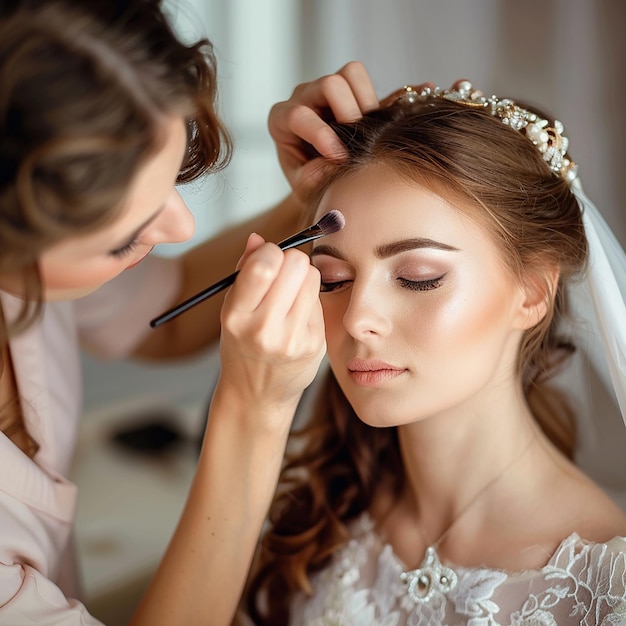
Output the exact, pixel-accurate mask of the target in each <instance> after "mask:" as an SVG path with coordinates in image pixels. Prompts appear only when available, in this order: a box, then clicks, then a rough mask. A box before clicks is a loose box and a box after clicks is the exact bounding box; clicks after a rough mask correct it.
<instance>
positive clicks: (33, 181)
mask: <svg viewBox="0 0 626 626" xmlns="http://www.w3.org/2000/svg"><path fill="white" fill-rule="evenodd" d="M216 85H217V78H216V64H215V57H214V53H213V49H212V46H211V44H210V42H209V41H207V40H200V41H197V42H195V43H193V44H190V45H187V44H185V43H183V42H181V41H180V40H179V38H178V37H177V36H176V35H175V33H174V32H173V30H172V28H171V26H170V25H169V24H168V22H167V20H166V17H165V16H164V14H163V12H162V8H161V3H160V2H159V0H124V1H122V0H89V1H88V2H76V1H75V0H13V1H12V0H7V1H6V2H3V3H2V6H1V7H0V137H1V140H0V274H10V275H11V276H14V277H17V278H18V280H19V282H20V283H21V286H20V289H21V290H22V292H23V294H24V299H23V301H24V305H23V308H22V310H21V313H20V314H19V315H18V316H17V319H15V320H12V321H11V325H10V326H8V325H7V323H6V322H0V345H4V344H5V342H6V341H7V339H8V338H9V337H10V336H11V335H14V334H16V333H18V332H21V331H22V330H24V329H25V328H27V327H28V326H29V325H30V324H31V323H32V322H33V321H34V320H35V319H36V318H37V316H38V314H39V313H40V311H41V307H42V297H43V290H42V285H41V279H40V274H39V268H38V259H39V258H40V256H41V253H42V251H43V250H45V249H46V248H48V247H49V246H51V245H52V244H54V243H55V242H58V241H60V240H61V239H63V238H65V237H68V236H76V235H79V234H83V233H86V232H89V231H91V230H94V229H96V228H99V227H101V226H102V225H104V224H106V223H107V222H109V221H111V220H112V219H113V218H114V217H115V216H116V215H117V214H118V212H119V210H120V208H121V206H122V204H123V200H124V198H125V196H126V195H127V193H128V190H129V187H130V185H131V182H132V181H133V179H134V177H135V175H136V173H137V171H138V169H139V168H140V167H141V166H142V165H143V164H144V163H145V162H146V161H147V160H148V159H149V158H150V157H151V156H152V155H153V154H154V153H155V152H156V151H158V150H159V148H160V147H161V146H162V145H163V141H164V138H165V137H164V128H165V124H164V121H165V119H166V118H167V117H168V116H172V115H174V116H181V117H182V118H183V119H185V120H186V123H187V129H188V146H187V151H186V156H185V159H184V162H183V164H182V168H181V170H180V172H179V175H178V182H187V181H190V180H193V179H195V178H197V177H198V176H200V175H202V174H204V173H206V172H208V171H210V170H217V169H220V168H221V167H223V166H224V165H225V164H226V163H227V162H228V160H229V157H230V152H231V144H230V140H229V138H228V135H227V133H226V131H225V129H224V127H223V126H222V124H221V122H220V120H219V119H218V116H217V113H216V98H217V88H216ZM29 453H30V454H31V456H32V454H33V451H32V450H30V451H29Z"/></svg>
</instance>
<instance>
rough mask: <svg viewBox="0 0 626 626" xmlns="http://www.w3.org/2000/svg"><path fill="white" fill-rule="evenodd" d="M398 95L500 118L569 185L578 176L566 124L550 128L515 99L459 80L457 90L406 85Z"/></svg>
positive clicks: (555, 122) (399, 99)
mask: <svg viewBox="0 0 626 626" xmlns="http://www.w3.org/2000/svg"><path fill="white" fill-rule="evenodd" d="M395 95H397V98H395V99H394V101H396V102H397V101H404V102H408V103H413V102H425V101H427V100H429V99H433V98H441V99H444V100H450V101H451V102H457V103H458V104H462V105H463V106H466V107H471V108H474V109H484V110H485V111H487V112H488V113H490V114H491V115H493V116H494V117H497V118H499V119H500V120H501V121H502V123H503V124H506V125H507V126H510V127H511V128H512V129H513V130H517V131H519V132H521V133H522V134H523V135H525V136H526V137H528V139H530V141H532V142H533V144H534V145H535V146H536V147H537V149H538V150H539V152H540V153H541V155H542V157H543V160H544V161H545V162H546V163H547V164H548V165H549V166H550V169H551V170H552V171H553V172H554V173H555V174H558V175H559V176H562V177H563V178H565V180H567V181H568V182H570V183H571V182H572V181H573V180H574V179H575V178H576V176H577V175H578V166H577V165H576V163H574V162H573V161H570V159H569V158H568V157H567V149H568V146H569V140H568V139H567V137H564V136H563V130H564V129H563V124H561V122H559V121H558V120H555V121H554V124H553V125H552V126H550V122H549V121H548V120H546V119H543V118H542V117H539V116H538V115H537V114H536V113H533V112H532V111H528V110H527V109H524V108H522V107H520V106H518V105H517V104H516V103H515V102H514V101H513V100H510V99H508V98H505V99H502V100H501V99H499V98H498V97H496V96H491V97H490V98H486V97H485V96H484V95H483V93H482V92H481V91H478V90H477V89H474V87H473V86H472V83H470V82H469V81H467V80H463V81H459V82H458V83H457V84H456V87H454V88H451V89H441V88H440V87H430V86H424V87H412V86H410V85H405V86H404V87H403V88H402V89H401V90H399V93H398V92H396V94H394V96H395Z"/></svg>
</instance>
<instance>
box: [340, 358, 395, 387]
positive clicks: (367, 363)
mask: <svg viewBox="0 0 626 626" xmlns="http://www.w3.org/2000/svg"><path fill="white" fill-rule="evenodd" d="M404 372H406V369H405V368H404V367H396V366H394V365H390V364H389V363H385V362H384V361H379V360H376V359H374V360H362V359H352V360H351V361H350V362H349V363H348V373H349V374H350V378H351V379H352V381H353V382H354V383H356V384H357V385H360V386H361V387H377V386H379V385H381V384H383V383H386V382H388V381H390V380H394V379H396V378H398V376H401V375H402V374H403V373H404Z"/></svg>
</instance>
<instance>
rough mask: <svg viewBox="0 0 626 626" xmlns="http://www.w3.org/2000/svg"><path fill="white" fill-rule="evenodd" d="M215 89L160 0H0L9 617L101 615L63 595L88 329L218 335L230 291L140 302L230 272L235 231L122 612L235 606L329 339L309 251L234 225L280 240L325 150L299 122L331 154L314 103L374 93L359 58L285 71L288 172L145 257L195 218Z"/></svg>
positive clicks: (358, 106) (370, 101) (222, 153)
mask: <svg viewBox="0 0 626 626" xmlns="http://www.w3.org/2000/svg"><path fill="white" fill-rule="evenodd" d="M215 94H216V68H215V60H214V57H213V54H212V50H211V45H210V43H209V42H207V41H202V42H198V43H197V44H195V45H191V46H188V45H185V44H183V43H181V42H180V41H179V40H178V39H177V38H176V37H175V35H174V34H173V32H172V30H171V28H170V26H169V25H168V23H167V21H166V18H165V17H164V15H163V13H162V11H161V7H160V3H159V2H158V0H128V1H125V2H118V1H114V0H89V2H86V1H85V2H76V0H45V1H43V0H38V1H37V0H32V1H27V0H22V1H15V2H3V3H2V5H1V6H0V296H1V305H2V306H1V309H0V313H1V320H0V333H1V335H2V343H1V349H2V355H1V360H0V367H1V378H0V397H1V400H0V430H1V431H2V432H1V433H0V624H11V625H16V624H19V625H20V626H23V625H26V624H58V625H60V624H63V625H70V624H97V623H99V622H98V621H97V620H96V619H95V618H93V617H92V616H90V615H89V614H88V611H87V609H86V608H85V607H84V606H83V604H81V602H80V601H79V600H77V599H76V598H77V595H76V593H77V592H76V589H77V586H76V580H75V576H74V574H75V572H74V568H73V559H72V547H71V543H72V542H71V534H72V526H73V521H74V512H75V505H76V497H77V494H76V488H75V486H74V485H73V484H72V483H71V482H69V481H68V479H67V472H68V469H69V466H70V462H71V459H72V455H73V450H74V445H75V442H76V434H77V431H78V420H79V417H80V414H81V406H80V397H81V392H80V387H81V378H80V359H79V349H80V348H79V347H80V346H89V347H90V348H91V349H92V350H94V351H95V352H96V353H100V354H105V355H107V356H116V357H123V356H136V357H143V358H151V359H156V358H167V357H175V356H182V355H185V354H189V353H190V352H192V351H194V350H198V349H200V348H202V347H203V346H206V345H207V344H208V343H210V342H212V341H214V340H216V339H217V336H218V329H219V310H220V307H221V304H222V301H223V298H215V299H212V300H211V301H209V302H207V303H206V304H205V305H203V306H202V307H196V308H195V309H194V310H193V311H190V312H188V313H186V314H185V315H184V316H181V317H180V318H179V319H177V320H174V321H172V322H171V323H169V324H165V325H164V326H162V327H161V328H160V329H158V330H155V331H152V330H150V328H149V325H148V322H149V320H150V319H151V318H152V317H154V316H155V315H157V314H159V313H161V312H162V311H163V310H164V309H166V308H168V307H169V306H171V305H173V304H175V303H177V302H179V301H181V300H183V299H184V298H185V297H186V296H188V295H191V294H193V293H195V292H197V291H199V290H200V289H202V288H203V287H205V286H206V285H207V284H210V283H211V282H213V281H214V280H215V279H217V278H220V277H221V276H223V275H224V274H226V273H228V272H229V271H230V270H231V269H232V267H233V266H234V265H235V263H236V262H237V258H238V257H239V255H240V254H241V251H242V250H243V249H244V247H245V253H244V257H243V258H242V260H241V261H240V263H239V267H240V269H241V272H240V275H239V277H238V279H237V282H236V283H235V285H234V286H233V287H232V288H231V289H230V291H229V292H228V293H227V295H226V301H227V303H228V306H227V308H228V310H229V311H230V318H229V325H230V331H229V333H228V334H227V336H225V337H223V338H222V341H221V347H220V350H221V356H222V362H223V363H229V364H230V365H229V367H228V368H224V369H226V370H227V372H226V373H224V372H223V373H222V377H221V379H220V382H219V384H218V388H217V391H216V394H215V397H214V400H213V402H212V406H211V408H210V416H209V420H208V426H207V432H206V434H205V440H204V445H203V450H202V452H201V455H200V458H199V461H198V466H197V473H196V476H195V479H194V481H193V484H192V486H191V490H190V493H189V497H188V501H187V504H186V507H185V509H184V511H183V512H182V514H181V518H180V522H179V525H178V528H177V529H176V531H175V533H174V535H173V538H172V540H171V543H170V545H169V547H168V548H167V550H166V552H165V556H164V558H163V561H162V563H161V564H160V566H159V568H158V571H157V572H156V575H155V577H154V579H153V581H152V583H151V585H150V587H149V589H148V590H147V592H146V595H145V596H144V599H143V600H142V602H141V604H140V606H139V608H138V610H137V612H136V615H135V616H134V619H133V621H132V624H135V625H139V624H149V625H150V626H159V625H160V624H175V625H177V626H179V625H181V624H185V626H190V625H192V624H207V623H210V624H212V625H220V624H227V623H229V622H230V620H231V619H232V615H233V613H234V611H235V607H236V605H237V602H238V599H239V596H240V594H241V589H242V586H243V583H244V580H245V577H246V573H247V571H248V568H249V565H250V560H251V556H252V553H253V550H254V547H255V544H256V541H257V537H258V534H259V532H260V529H261V525H262V522H263V519H264V517H265V514H266V511H267V508H268V505H269V502H270V500H271V498H272V495H273V491H274V486H275V483H276V479H277V475H278V471H279V466H280V462H281V459H282V455H283V451H284V445H285V441H286V438H287V433H288V431H289V427H290V418H291V415H293V410H294V406H295V405H296V404H297V402H298V399H299V396H300V390H301V389H302V388H303V385H304V384H306V382H307V381H310V380H312V378H313V376H314V375H315V372H316V371H317V367H318V365H319V362H320V360H321V358H322V356H323V354H324V350H325V343H324V338H323V323H322V315H321V309H320V305H319V299H318V291H319V273H318V271H317V270H316V269H314V268H313V267H312V266H311V265H310V263H309V259H308V257H307V256H306V255H305V254H304V253H303V252H301V251H298V250H290V251H288V252H286V253H283V252H282V251H281V250H279V248H278V247H277V246H276V245H274V244H269V243H264V242H263V240H262V239H261V237H260V236H258V235H251V236H250V237H249V238H248V240H247V244H246V243H245V237H246V235H247V234H248V233H250V232H262V233H263V234H264V236H266V237H268V239H269V238H271V240H273V241H278V240H279V239H281V238H283V237H284V236H286V235H288V234H290V233H291V232H294V231H295V230H296V227H298V226H300V221H299V218H300V209H301V207H302V201H303V200H304V198H305V197H306V195H307V189H309V188H311V187H312V185H313V182H314V181H315V180H316V177H317V176H318V175H319V168H320V166H321V164H322V163H323V160H322V159H316V160H314V161H310V162H309V161H307V158H306V157H305V156H304V154H303V153H302V152H301V150H300V142H301V140H302V139H304V140H306V141H307V142H308V143H310V144H312V145H313V146H314V147H315V148H316V149H317V151H318V152H319V153H320V154H322V155H324V156H325V157H330V158H335V159H337V158H342V156H343V154H344V150H343V147H342V145H341V143H340V142H339V140H338V139H337V137H336V135H335V134H334V132H333V131H331V130H330V128H329V127H328V126H327V125H326V124H325V122H324V121H323V120H322V118H321V117H320V116H319V113H320V112H321V111H322V110H324V109H328V108H329V109H330V110H331V111H332V113H333V114H334V116H335V117H336V118H337V119H338V120H340V121H349V120H355V119H358V118H359V117H360V116H361V114H362V112H364V111H367V110H369V109H372V108H375V107H376V106H377V99H376V96H375V93H374V90H373V87H372V85H371V83H370V80H369V78H368V76H367V74H366V72H365V70H364V69H363V67H362V66H361V65H360V64H358V63H351V64H348V65H346V66H345V67H344V68H342V69H341V70H340V71H339V72H338V73H337V74H335V75H332V76H327V77H323V78H321V79H318V80H316V81H313V82H311V83H308V84H306V85H304V86H302V87H300V88H298V89H297V90H296V91H295V92H294V93H293V95H292V97H291V99H290V100H288V101H286V102H284V103H281V104H279V105H276V106H275V107H274V109H273V110H272V112H271V115H270V132H271V134H272V136H273V138H274V139H275V141H276V145H277V149H278V155H279V159H280V162H281V165H282V167H283V169H284V172H285V174H286V176H287V178H288V180H289V182H290V184H291V186H292V188H293V190H294V192H293V194H292V195H291V196H290V197H288V198H287V199H286V200H285V201H284V202H283V203H282V204H280V205H279V206H277V207H275V208H273V209H271V210H268V211H267V212H266V213H264V214H262V215H260V216H258V217H256V218H254V219H253V220H252V221H250V222H247V223H245V224H240V225H239V226H236V227H234V228H232V229H230V230H228V231H227V232H224V233H223V234H222V235H220V236H218V237H216V238H215V239H213V240H212V241H209V242H208V243H207V244H205V245H199V246H198V247H196V248H195V249H193V250H191V251H190V252H189V253H187V254H185V255H184V256H183V257H182V258H180V259H176V260H172V259H167V260H166V259H159V258H153V257H148V256H147V255H148V254H149V253H150V251H151V250H152V248H153V246H155V245H156V244H160V243H165V242H179V241H183V240H186V239H188V238H189V237H190V236H191V235H192V233H193V230H194V224H193V219H192V217H191V215H190V213H189V211H188V209H187V207H186V206H185V204H184V203H183V201H182V199H181V198H180V196H179V195H178V193H177V192H176V188H175V185H176V183H181V182H186V181H190V180H193V179H196V178H197V177H199V176H201V175H204V174H208V173H211V172H214V171H216V170H218V169H220V168H221V167H223V166H225V165H226V163H227V162H228V157H229V151H230V146H229V143H228V137H227V134H226V131H225V129H224V128H223V127H222V125H221V123H220V121H219V119H218V117H217V115H216V112H215V108H214V102H215ZM140 262H141V263H140ZM135 265H137V266H136V267H134V266H135ZM131 268H132V269H131ZM268 320H271V324H270V323H269V322H268ZM268 354H270V355H271V357H268V356H267V355H268ZM294 362H296V363H297V364H299V368H298V370H299V372H300V378H299V379H297V380H294V377H293V375H292V372H293V364H294Z"/></svg>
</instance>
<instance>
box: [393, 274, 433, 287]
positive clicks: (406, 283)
mask: <svg viewBox="0 0 626 626" xmlns="http://www.w3.org/2000/svg"><path fill="white" fill-rule="evenodd" d="M444 277H445V274H444V275H443V276H439V278H431V279H429V280H409V279H408V278H398V279H397V281H398V282H399V283H400V284H401V285H402V286H403V287H404V288H405V289H411V290H412V291H431V290H432V289H437V288H439V287H441V284H442V281H443V278H444Z"/></svg>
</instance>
